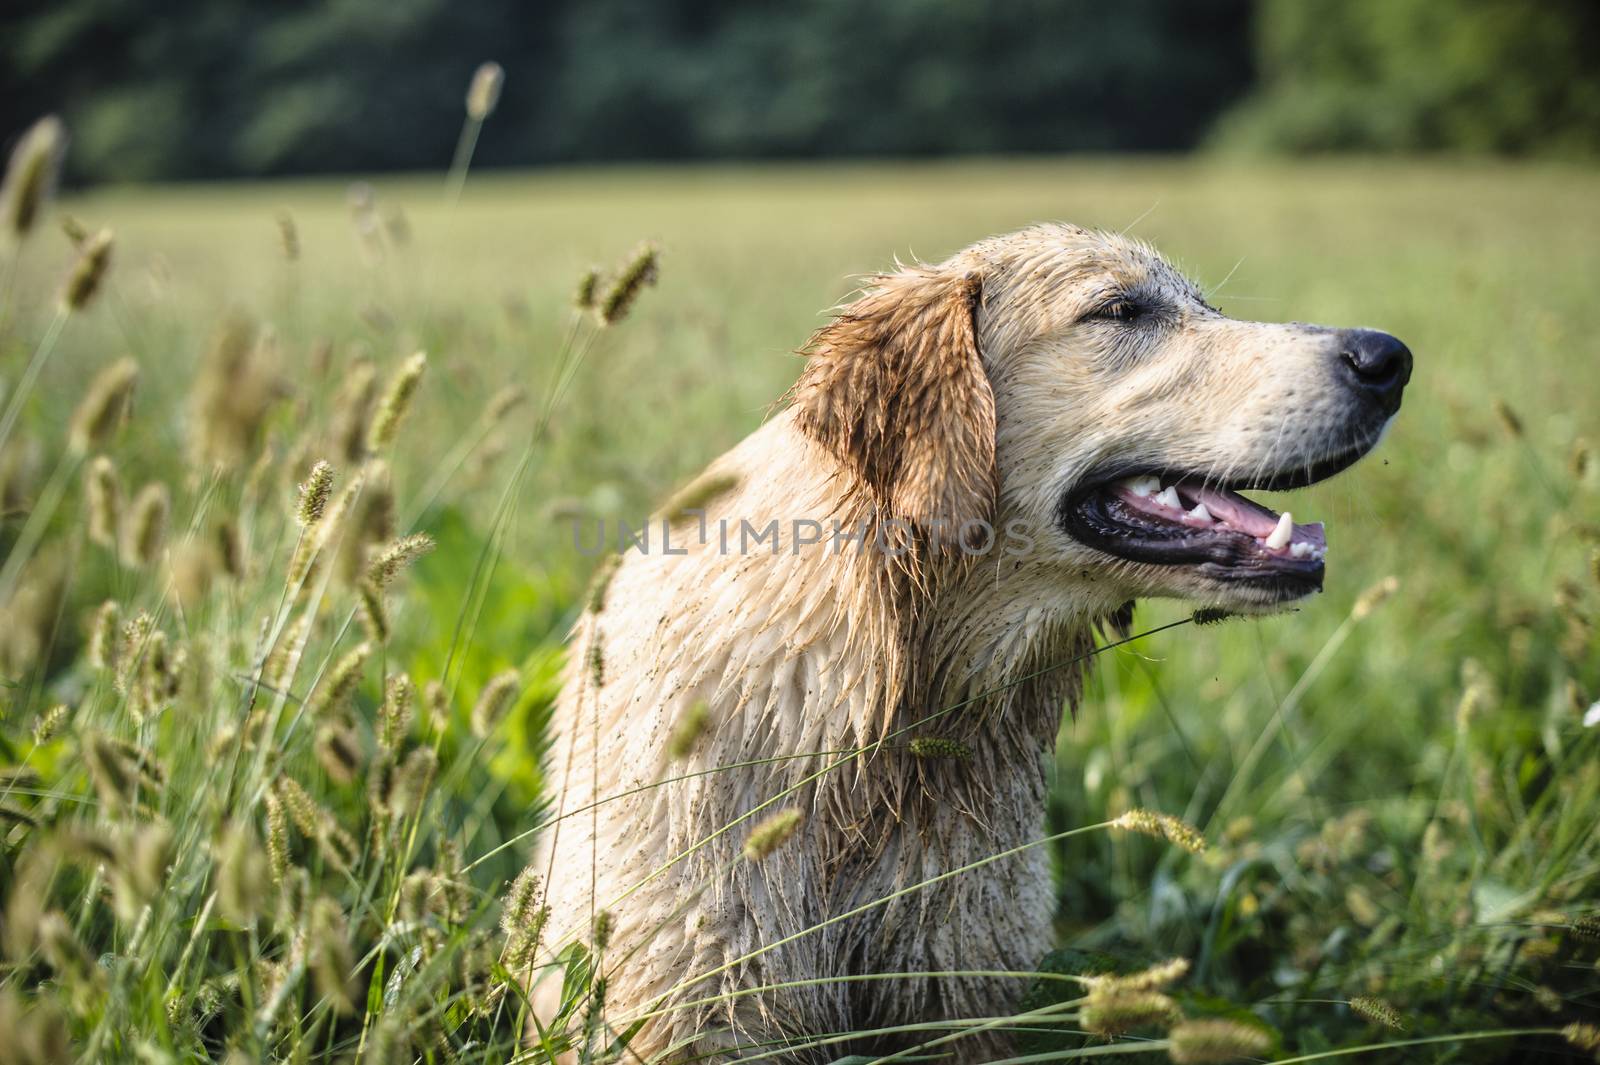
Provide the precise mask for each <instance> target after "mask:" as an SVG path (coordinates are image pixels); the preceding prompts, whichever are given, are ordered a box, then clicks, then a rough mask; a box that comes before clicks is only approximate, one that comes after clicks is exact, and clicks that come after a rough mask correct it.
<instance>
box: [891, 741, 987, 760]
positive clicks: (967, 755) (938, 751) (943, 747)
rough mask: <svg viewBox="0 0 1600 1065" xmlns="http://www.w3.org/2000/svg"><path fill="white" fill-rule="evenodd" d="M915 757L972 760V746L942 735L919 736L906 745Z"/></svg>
mask: <svg viewBox="0 0 1600 1065" xmlns="http://www.w3.org/2000/svg"><path fill="white" fill-rule="evenodd" d="M906 747H907V748H908V749H909V750H910V751H911V754H912V756H913V757H915V758H922V759H928V760H939V759H948V760H952V761H957V762H970V761H972V748H971V747H969V746H967V745H966V744H965V743H962V742H961V741H960V740H952V739H946V738H945V737H943V736H919V737H917V738H916V739H914V740H912V741H911V742H910V743H908V744H907V745H906Z"/></svg>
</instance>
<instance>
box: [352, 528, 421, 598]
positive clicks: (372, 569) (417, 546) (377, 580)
mask: <svg viewBox="0 0 1600 1065" xmlns="http://www.w3.org/2000/svg"><path fill="white" fill-rule="evenodd" d="M433 548H434V543H433V537H431V536H428V535H427V534H426V533H412V534H410V535H409V536H402V537H400V539H398V540H395V541H394V542H393V543H391V544H389V546H387V547H385V548H384V549H383V550H381V551H379V552H378V553H377V554H376V555H375V556H373V559H372V562H371V564H370V565H368V567H367V580H369V581H371V582H372V583H373V584H374V585H375V586H377V587H379V588H383V587H386V586H388V585H389V584H390V582H392V581H393V580H394V579H395V578H396V577H398V576H399V575H400V571H401V570H403V569H405V568H406V567H407V566H409V565H411V564H412V563H413V562H415V561H416V560H417V559H419V558H421V557H422V556H423V555H426V554H427V553H428V552H429V551H432V550H433Z"/></svg>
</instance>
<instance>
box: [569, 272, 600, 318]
mask: <svg viewBox="0 0 1600 1065" xmlns="http://www.w3.org/2000/svg"><path fill="white" fill-rule="evenodd" d="M599 289H600V268H599V267H598V266H591V267H589V269H587V270H585V271H584V272H583V273H582V274H580V275H578V287H577V288H575V289H574V290H573V292H572V306H573V307H574V308H576V309H577V310H578V311H579V312H588V311H592V310H594V302H595V299H596V298H597V296H598V292H599Z"/></svg>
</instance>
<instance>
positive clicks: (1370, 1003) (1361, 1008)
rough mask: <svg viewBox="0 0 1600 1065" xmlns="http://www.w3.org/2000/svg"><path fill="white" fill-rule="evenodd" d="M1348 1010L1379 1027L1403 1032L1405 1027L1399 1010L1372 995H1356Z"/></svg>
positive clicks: (1404, 1020)
mask: <svg viewBox="0 0 1600 1065" xmlns="http://www.w3.org/2000/svg"><path fill="white" fill-rule="evenodd" d="M1350 1011H1351V1012H1352V1013H1354V1014H1355V1015H1356V1016H1358V1017H1362V1018H1365V1019H1366V1020H1368V1021H1370V1022H1372V1023H1373V1024H1376V1025H1378V1026H1379V1027H1380V1028H1389V1029H1392V1030H1394V1031H1396V1032H1403V1031H1405V1030H1406V1027H1407V1025H1406V1019H1405V1017H1404V1016H1403V1015H1402V1014H1401V1013H1400V1011H1399V1010H1397V1009H1395V1008H1394V1007H1393V1006H1391V1005H1389V1003H1387V1002H1385V1001H1384V1000H1383V999H1381V998H1377V997H1375V996H1373V995H1357V996H1356V997H1355V998H1353V999H1351V1000H1350Z"/></svg>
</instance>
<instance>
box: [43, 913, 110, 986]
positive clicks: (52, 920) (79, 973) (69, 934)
mask: <svg viewBox="0 0 1600 1065" xmlns="http://www.w3.org/2000/svg"><path fill="white" fill-rule="evenodd" d="M36 934H37V935H38V937H39V953H40V954H42V955H44V960H45V961H46V962H47V963H49V965H50V968H52V969H54V970H55V971H56V975H57V976H59V977H60V978H61V979H63V980H65V981H67V982H68V983H88V982H90V981H91V980H93V978H94V976H95V972H96V970H95V964H94V959H93V958H91V957H90V956H89V952H88V950H86V949H85V948H84V945H83V944H82V943H81V942H80V941H79V940H78V937H77V934H76V933H74V932H73V931H72V925H71V923H69V922H68V921H67V918H66V916H65V915H63V914H62V913H60V912H59V911H56V910H51V911H50V912H48V913H46V914H44V915H43V916H42V917H40V918H39V925H38V931H37V933H36Z"/></svg>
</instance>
